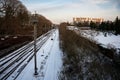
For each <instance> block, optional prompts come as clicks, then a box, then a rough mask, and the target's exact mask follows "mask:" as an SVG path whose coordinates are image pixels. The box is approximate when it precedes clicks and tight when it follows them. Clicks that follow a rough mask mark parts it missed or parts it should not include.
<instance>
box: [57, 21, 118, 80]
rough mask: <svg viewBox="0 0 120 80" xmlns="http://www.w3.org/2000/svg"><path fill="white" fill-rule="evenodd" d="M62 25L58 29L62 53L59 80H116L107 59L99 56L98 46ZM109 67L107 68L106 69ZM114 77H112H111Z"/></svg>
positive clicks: (64, 24)
mask: <svg viewBox="0 0 120 80" xmlns="http://www.w3.org/2000/svg"><path fill="white" fill-rule="evenodd" d="M66 26H67V24H66V23H62V24H61V25H60V27H59V33H60V40H61V41H60V45H61V49H62V50H63V52H64V57H63V70H62V71H61V73H60V75H59V79H60V80H109V79H110V78H111V79H114V78H118V79H116V80H119V79H120V78H119V76H120V74H118V73H117V72H116V69H115V68H114V67H113V65H112V64H111V62H110V61H109V59H108V58H106V57H105V56H103V55H102V54H100V51H99V48H98V46H97V45H96V44H95V43H94V42H91V41H89V40H88V39H86V38H84V37H82V36H80V35H77V34H76V33H75V32H74V31H71V30H68V29H67V28H66ZM107 66H109V68H107ZM115 73H117V74H116V75H115V77H113V76H112V75H114V74H115Z"/></svg>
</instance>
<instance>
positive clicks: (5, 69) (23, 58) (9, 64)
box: [0, 30, 54, 80]
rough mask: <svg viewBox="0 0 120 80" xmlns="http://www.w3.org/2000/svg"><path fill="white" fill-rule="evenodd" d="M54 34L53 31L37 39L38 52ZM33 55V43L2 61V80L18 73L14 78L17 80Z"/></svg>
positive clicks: (13, 79)
mask: <svg viewBox="0 0 120 80" xmlns="http://www.w3.org/2000/svg"><path fill="white" fill-rule="evenodd" d="M53 32H54V30H51V31H49V32H48V33H46V34H44V35H42V36H41V37H39V38H37V40H36V42H37V44H36V45H37V51H38V50H39V49H40V48H41V47H42V45H43V44H44V43H45V42H46V41H47V40H48V39H49V38H50V36H51V35H52V33H53ZM33 53H34V49H33V41H32V42H30V43H29V44H27V45H25V46H23V47H22V48H20V49H18V50H16V51H14V52H13V53H11V54H10V55H8V56H6V57H4V58H2V59H0V80H6V79H7V78H8V77H9V76H11V74H13V73H16V75H14V76H13V77H12V80H15V79H16V78H17V77H18V76H19V74H20V73H21V72H22V70H23V69H24V68H25V67H26V66H27V64H28V63H29V62H30V61H31V59H32V58H33V56H34V54H33Z"/></svg>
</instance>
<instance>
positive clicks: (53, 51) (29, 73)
mask: <svg viewBox="0 0 120 80" xmlns="http://www.w3.org/2000/svg"><path fill="white" fill-rule="evenodd" d="M61 67H62V52H61V50H60V48H59V33H58V30H55V32H54V33H53V34H52V36H51V37H50V38H49V39H48V40H47V42H46V43H45V44H44V45H43V46H42V47H41V48H40V50H39V51H38V52H37V68H38V70H37V71H38V73H39V74H38V75H37V76H35V75H34V58H33V59H32V60H31V61H30V62H29V63H28V65H27V66H26V67H25V68H24V70H23V71H22V72H21V74H20V75H19V76H18V77H17V79H16V80H58V74H59V72H60V70H61ZM12 75H13V76H14V75H15V74H12ZM13 76H10V77H9V78H8V79H7V80H13V79H12V77H13Z"/></svg>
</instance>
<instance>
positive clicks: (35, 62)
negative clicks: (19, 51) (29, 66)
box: [32, 12, 38, 75]
mask: <svg viewBox="0 0 120 80" xmlns="http://www.w3.org/2000/svg"><path fill="white" fill-rule="evenodd" d="M37 18H38V17H37V14H36V12H35V14H34V15H33V19H32V23H33V26H34V64H35V65H34V70H35V73H34V75H38V72H37V69H38V68H37V59H36V52H37V51H36V38H37V29H36V28H37V24H38V19H37Z"/></svg>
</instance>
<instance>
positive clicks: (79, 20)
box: [73, 17, 104, 23]
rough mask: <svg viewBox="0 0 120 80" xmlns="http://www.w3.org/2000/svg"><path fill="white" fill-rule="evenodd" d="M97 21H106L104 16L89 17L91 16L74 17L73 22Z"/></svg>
mask: <svg viewBox="0 0 120 80" xmlns="http://www.w3.org/2000/svg"><path fill="white" fill-rule="evenodd" d="M91 21H92V22H96V23H101V22H103V21H104V19H103V18H89V17H79V18H78V17H74V18H73V22H76V23H78V22H91Z"/></svg>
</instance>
